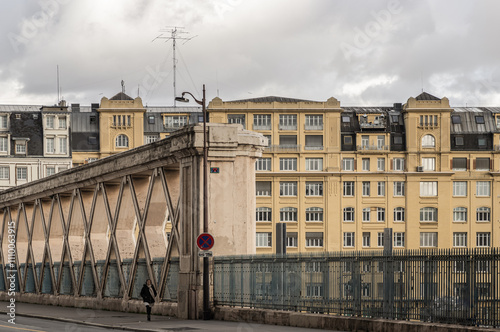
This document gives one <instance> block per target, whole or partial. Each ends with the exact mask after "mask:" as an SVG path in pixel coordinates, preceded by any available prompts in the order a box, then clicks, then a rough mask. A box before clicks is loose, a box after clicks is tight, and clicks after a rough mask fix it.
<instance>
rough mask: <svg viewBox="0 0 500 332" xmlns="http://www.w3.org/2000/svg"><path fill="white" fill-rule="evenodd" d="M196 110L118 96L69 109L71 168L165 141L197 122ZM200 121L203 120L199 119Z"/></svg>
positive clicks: (122, 94)
mask: <svg viewBox="0 0 500 332" xmlns="http://www.w3.org/2000/svg"><path fill="white" fill-rule="evenodd" d="M200 114H201V110H200V108H199V107H155V106H153V107H148V106H144V105H143V103H142V99H141V98H140V97H137V98H135V99H134V98H132V97H130V96H128V95H126V94H125V93H124V92H120V93H118V94H116V95H115V96H113V97H112V98H110V99H108V98H106V97H103V98H102V99H101V103H100V104H91V106H90V107H88V106H80V104H72V105H71V116H72V118H73V130H72V152H73V164H74V165H75V166H78V165H83V164H86V163H89V162H92V161H94V160H97V159H102V158H105V157H107V156H110V155H113V154H115V153H119V152H122V151H126V150H129V149H132V148H135V147H138V146H141V145H143V144H147V143H152V142H155V141H156V140H158V139H162V138H165V137H166V136H168V135H169V134H170V133H171V132H173V131H175V130H177V129H180V128H182V127H183V126H185V125H187V124H193V123H197V122H199V115H200ZM202 121H203V119H202Z"/></svg>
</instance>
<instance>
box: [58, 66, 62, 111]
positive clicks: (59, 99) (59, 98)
mask: <svg viewBox="0 0 500 332" xmlns="http://www.w3.org/2000/svg"><path fill="white" fill-rule="evenodd" d="M60 91H61V90H60V87H59V65H57V104H59V102H60V101H61V97H60Z"/></svg>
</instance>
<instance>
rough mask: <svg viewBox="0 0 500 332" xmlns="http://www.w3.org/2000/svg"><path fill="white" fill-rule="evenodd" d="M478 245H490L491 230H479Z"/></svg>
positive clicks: (477, 235)
mask: <svg viewBox="0 0 500 332" xmlns="http://www.w3.org/2000/svg"><path fill="white" fill-rule="evenodd" d="M476 246H477V247H489V246H490V233H489V232H478V233H477V234H476Z"/></svg>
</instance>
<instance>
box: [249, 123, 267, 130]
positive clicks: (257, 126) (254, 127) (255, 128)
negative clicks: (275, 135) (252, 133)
mask: <svg viewBox="0 0 500 332" xmlns="http://www.w3.org/2000/svg"><path fill="white" fill-rule="evenodd" d="M271 129H272V127H271V125H256V124H254V125H253V130H271Z"/></svg>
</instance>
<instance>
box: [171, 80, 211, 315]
mask: <svg viewBox="0 0 500 332" xmlns="http://www.w3.org/2000/svg"><path fill="white" fill-rule="evenodd" d="M185 95H190V96H191V97H192V98H193V100H194V101H195V102H196V103H197V104H198V105H201V109H202V111H203V233H208V185H207V180H208V176H207V165H208V150H207V107H206V105H205V104H206V99H205V84H203V98H202V100H198V99H196V98H195V96H193V94H192V93H190V92H183V93H182V94H181V96H180V97H176V98H175V100H176V101H180V102H184V103H187V102H189V99H187V98H185V97H184V96H185ZM209 283H210V279H209V276H208V257H203V319H204V320H208V319H210V285H209Z"/></svg>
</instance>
